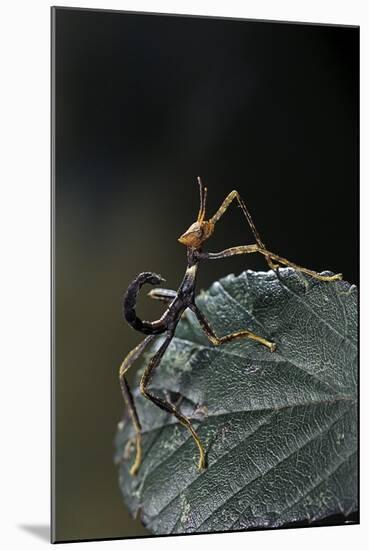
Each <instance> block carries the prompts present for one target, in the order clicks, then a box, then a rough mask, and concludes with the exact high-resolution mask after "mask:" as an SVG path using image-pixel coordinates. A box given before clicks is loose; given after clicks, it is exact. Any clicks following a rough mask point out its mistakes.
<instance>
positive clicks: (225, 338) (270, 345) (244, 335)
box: [191, 304, 276, 351]
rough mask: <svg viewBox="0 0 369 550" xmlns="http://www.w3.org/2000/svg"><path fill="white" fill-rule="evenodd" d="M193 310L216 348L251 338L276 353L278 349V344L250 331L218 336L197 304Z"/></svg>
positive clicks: (192, 307) (193, 306)
mask: <svg viewBox="0 0 369 550" xmlns="http://www.w3.org/2000/svg"><path fill="white" fill-rule="evenodd" d="M191 309H192V311H193V312H194V314H195V315H196V317H197V319H198V321H199V323H200V326H201V328H202V330H203V331H204V332H205V334H206V336H207V337H208V338H209V340H210V342H211V343H212V344H214V346H220V345H221V344H225V343H226V342H231V341H232V340H237V339H239V338H249V339H250V340H254V341H255V342H258V343H259V344H262V345H263V346H265V347H267V348H268V349H269V350H270V351H275V349H276V344H275V343H274V342H270V341H269V340H267V339H266V338H263V337H262V336H258V335H257V334H254V333H253V332H250V331H249V330H238V331H237V332H231V333H230V334H226V335H225V336H217V334H216V333H215V332H214V330H213V329H212V327H211V326H210V324H209V321H208V320H207V319H206V317H205V316H204V314H203V313H202V312H201V311H200V309H199V308H198V307H197V306H196V305H195V304H193V305H192V306H191Z"/></svg>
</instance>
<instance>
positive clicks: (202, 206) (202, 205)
mask: <svg viewBox="0 0 369 550" xmlns="http://www.w3.org/2000/svg"><path fill="white" fill-rule="evenodd" d="M197 181H198V182H199V188H200V210H199V215H198V216H197V221H198V222H202V221H204V219H205V208H206V195H207V192H208V190H207V188H206V187H204V185H203V183H202V181H201V178H200V176H198V178H197Z"/></svg>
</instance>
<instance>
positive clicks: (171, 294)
mask: <svg viewBox="0 0 369 550" xmlns="http://www.w3.org/2000/svg"><path fill="white" fill-rule="evenodd" d="M147 294H148V296H150V298H153V299H154V300H160V301H161V302H165V303H166V304H170V303H171V302H173V300H174V299H175V298H176V297H177V292H176V291H175V290H169V289H168V288H153V289H152V290H150V292H148V293H147Z"/></svg>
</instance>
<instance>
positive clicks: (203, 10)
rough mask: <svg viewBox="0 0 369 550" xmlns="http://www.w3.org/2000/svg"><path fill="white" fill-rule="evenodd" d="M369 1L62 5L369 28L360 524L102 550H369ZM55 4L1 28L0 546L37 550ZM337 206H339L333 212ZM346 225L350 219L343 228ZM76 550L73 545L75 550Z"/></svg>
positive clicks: (12, 8) (7, 20)
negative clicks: (368, 332)
mask: <svg viewBox="0 0 369 550" xmlns="http://www.w3.org/2000/svg"><path fill="white" fill-rule="evenodd" d="M366 4H367V2H365V1H355V0H350V1H349V2H348V1H347V0H346V1H340V0H336V1H334V0H332V1H330V0H319V1H317V0H309V1H308V0H300V1H296V0H290V1H287V0H269V1H266V0H258V1H247V0H244V1H238V2H237V1H234V0H227V1H222V2H219V1H215V0H213V1H205V0H196V1H195V0H181V1H174V0H173V1H164V0H161V1H159V0H154V1H149V0H147V1H144V0H141V1H139V0H135V1H133V0H132V1H126V2H123V1H106V2H102V1H100V2H96V1H93V0H90V1H88V2H84V1H80V2H79V3H78V4H76V3H75V2H72V1H71V2H63V1H59V2H58V3H57V5H59V6H71V5H74V6H78V7H90V8H94V7H96V8H109V9H124V10H133V11H149V12H161V13H181V14H193V15H197V14H198V15H216V16H226V17H241V18H257V19H269V20H273V19H274V20H287V21H305V22H317V23H337V24H351V25H360V27H361V182H362V184H361V212H362V217H361V219H362V224H361V225H362V227H361V242H362V243H363V246H362V247H361V248H362V250H361V275H362V279H361V288H362V289H363V290H362V292H361V333H362V346H361V348H362V357H361V390H362V395H363V397H362V400H361V409H362V411H361V455H362V459H361V522H362V523H361V525H360V526H351V527H327V528H315V529H295V530H288V531H273V532H271V531H268V532H250V533H236V534H230V535H205V536H194V537H176V538H172V537H170V538H152V539H145V540H142V539H141V540H125V541H111V542H94V543H83V544H84V545H85V546H84V547H86V546H90V545H92V544H94V545H98V546H99V548H104V547H107V546H113V545H120V546H122V545H123V546H124V547H125V548H137V549H143V548H147V549H148V548H150V549H157V548H159V547H160V548H164V549H165V548H167V549H169V548H171V547H172V546H176V547H177V548H187V546H188V545H189V544H191V546H192V547H193V548H194V549H196V548H198V549H200V548H201V549H203V548H204V545H206V546H208V547H209V548H210V547H217V546H220V545H224V544H232V545H233V546H234V547H235V548H240V549H241V548H243V547H244V546H245V545H247V546H248V547H249V548H251V547H254V546H257V547H258V548H262V549H263V548H265V549H267V548H271V547H273V548H283V549H285V550H288V549H291V550H292V549H293V550H295V549H296V547H298V548H299V549H301V550H303V549H305V548H306V549H309V550H310V549H311V546H312V545H314V546H315V547H317V548H325V547H334V548H335V549H341V548H342V549H345V550H347V547H349V546H352V547H355V548H358V549H359V548H363V547H364V540H365V539H369V536H368V535H369V533H368V527H367V524H368V515H369V514H368V503H367V496H368V495H367V492H368V491H367V490H368V478H369V467H368V458H367V457H368V434H369V430H368V428H367V426H368V402H369V400H368V398H367V389H368V388H369V384H368V369H367V365H368V352H367V351H366V349H365V327H366V326H368V307H367V306H368V293H367V291H366V290H365V285H364V283H365V277H364V273H366V272H367V268H368V255H367V253H366V252H365V249H368V246H367V245H366V239H365V237H366V235H367V230H368V224H367V220H366V217H367V216H365V214H366V210H365V207H366V206H367V205H368V193H369V190H368V151H369V143H368V98H369V86H368V71H369V59H368V51H369V48H368V46H369V18H368V12H367V7H366ZM50 5H51V4H50V3H49V2H46V1H44V0H34V1H21V0H18V1H17V2H13V3H10V2H9V3H6V4H4V5H2V7H1V19H0V40H1V44H0V55H1V65H0V66H1V73H0V74H1V85H0V94H1V101H0V132H1V153H2V154H1V163H0V170H1V176H0V185H1V200H0V206H1V213H0V224H1V228H0V229H1V231H0V235H1V259H2V262H1V270H0V273H1V286H0V288H1V313H2V318H3V323H2V331H1V335H2V338H1V346H0V349H1V369H2V384H1V400H0V403H1V404H0V406H1V420H2V427H3V429H2V433H1V439H0V443H1V448H2V451H1V455H0V456H1V467H0V475H1V485H0V487H1V499H0V501H1V504H0V506H1V511H0V517H1V520H2V525H3V527H2V529H1V534H0V537H1V543H2V545H3V547H4V548H7V549H11V548H13V547H14V548H18V547H19V548H38V547H39V546H44V545H45V541H44V540H42V539H39V538H37V537H36V536H34V535H32V534H30V533H29V532H27V531H25V530H24V529H22V528H20V527H19V526H20V525H32V524H33V525H46V524H48V522H49V388H50V374H49V372H50V371H49V358H50V345H49V333H50V322H49V320H50V306H49V299H50V278H49V250H50V235H49V230H50V224H49V222H50V218H49V205H50V188H49V180H50V167H49V152H50V140H49V122H50V95H49V83H50V72H49V67H50ZM333 206H334V205H333ZM342 223H344V220H342ZM71 546H74V544H71Z"/></svg>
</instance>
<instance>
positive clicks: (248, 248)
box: [119, 177, 342, 475]
mask: <svg viewBox="0 0 369 550" xmlns="http://www.w3.org/2000/svg"><path fill="white" fill-rule="evenodd" d="M197 180H198V184H199V188H200V208H199V213H198V216H197V220H196V222H194V223H193V224H192V225H190V227H189V228H188V229H187V231H186V232H185V233H183V235H181V236H180V237H179V239H178V241H179V242H180V243H181V244H182V245H184V246H186V248H187V269H186V271H185V274H184V277H183V280H182V282H181V284H180V286H179V288H178V290H177V291H174V290H168V289H164V288H156V289H152V290H151V291H150V292H149V296H150V297H151V298H154V299H157V300H161V301H163V302H165V303H166V304H167V305H168V307H167V309H166V311H165V312H164V314H163V315H162V316H161V317H160V319H158V320H156V321H152V322H150V321H143V320H141V319H139V318H138V317H137V315H136V310H135V308H136V301H137V295H138V292H139V290H140V288H141V287H142V285H143V284H145V283H149V284H151V285H157V284H160V283H162V282H163V281H164V279H163V278H162V277H161V276H160V275H158V274H156V273H151V272H144V273H140V274H139V275H138V276H137V277H136V278H135V279H134V280H133V281H132V283H131V284H130V285H129V287H128V289H127V292H126V294H125V297H124V304H123V309H124V316H125V318H126V320H127V322H128V323H129V324H130V325H131V326H132V327H133V328H134V329H136V330H138V331H140V332H142V333H143V334H146V335H147V336H146V337H145V339H144V340H143V341H142V342H141V343H140V344H138V346H136V347H135V348H134V349H133V350H132V351H130V353H129V354H128V355H127V357H126V358H125V359H124V361H123V363H122V364H121V367H120V370H119V380H120V386H121V389H122V394H123V398H124V400H125V403H126V405H127V409H128V412H129V415H130V417H131V419H132V423H133V426H134V429H135V433H136V437H135V449H136V455H135V460H134V462H133V464H132V466H131V468H130V473H131V475H136V474H137V472H138V470H139V467H140V464H141V460H142V447H141V424H140V420H139V418H138V414H137V410H136V407H135V403H134V400H133V396H132V393H131V391H130V388H129V386H128V383H127V379H126V374H127V371H128V369H129V368H130V367H131V366H132V365H133V363H134V361H136V359H138V357H139V356H140V355H141V353H142V352H143V351H144V350H145V348H147V346H148V345H149V344H150V343H151V342H152V341H153V340H154V339H155V338H156V337H157V336H158V335H159V334H163V335H165V336H164V340H163V342H162V343H161V346H160V347H159V349H158V350H157V351H156V352H155V354H154V355H153V357H152V358H151V359H150V361H149V363H148V365H147V367H146V369H145V371H144V373H143V375H142V378H141V381H140V391H141V393H142V395H143V396H144V397H146V398H147V399H149V400H150V401H152V402H153V403H154V404H155V405H157V406H158V407H160V408H161V409H163V410H164V411H166V412H168V413H169V414H172V415H174V416H175V417H176V419H177V420H178V422H179V423H180V424H181V425H182V426H184V427H185V428H186V429H187V430H188V431H189V432H190V434H191V436H192V437H193V440H194V442H195V443H196V445H197V448H198V451H199V461H198V469H199V470H203V469H205V468H206V460H205V450H204V447H203V445H202V443H201V440H200V438H199V436H198V435H197V433H196V431H195V429H194V428H193V426H192V424H191V422H190V420H189V419H188V418H187V417H186V416H184V415H183V414H182V413H181V412H180V411H179V410H178V408H177V407H176V406H175V405H174V404H172V403H170V402H168V401H166V400H164V399H163V398H162V397H159V396H157V395H155V394H154V393H152V392H151V391H150V390H149V389H148V386H149V383H150V380H151V378H152V375H153V373H154V371H155V369H156V368H157V367H158V366H159V365H160V362H161V360H162V358H163V355H164V353H165V351H166V349H167V348H168V346H169V343H170V341H171V340H172V338H173V336H174V332H175V330H176V326H177V324H178V322H179V319H180V318H181V316H182V314H183V313H184V312H185V310H186V309H187V308H189V309H190V310H191V311H193V313H194V314H195V316H196V317H197V319H198V321H199V324H200V327H201V329H202V330H203V331H204V333H205V334H206V336H207V337H208V339H209V340H210V342H211V343H212V344H213V345H214V346H220V345H223V344H226V343H227V342H231V341H232V340H236V339H239V338H249V339H251V340H253V341H254V342H256V343H257V344H260V345H262V346H265V348H267V349H268V350H269V351H271V352H273V351H274V350H275V349H276V343H275V342H271V341H270V340H267V339H266V338H263V337H262V336H259V335H257V334H254V333H253V332H250V331H249V330H247V329H246V328H241V329H240V330H238V331H237V332H232V333H231V334H226V335H224V336H220V335H218V334H216V332H215V331H214V329H213V328H212V327H211V325H210V323H209V321H208V320H207V319H206V317H205V316H204V314H203V313H202V312H201V311H200V309H199V308H198V307H197V305H196V303H195V285H196V277H197V271H198V267H199V264H200V261H201V260H220V259H222V258H229V257H231V256H235V255H237V254H254V253H259V254H262V255H263V256H264V258H265V260H266V262H267V264H268V266H269V268H270V269H272V270H276V269H278V267H280V266H281V265H284V266H289V267H292V268H294V269H295V270H297V271H300V272H302V273H306V274H308V275H310V276H311V277H314V278H315V279H318V280H320V281H337V280H339V279H341V278H342V275H341V274H336V275H329V276H328V275H320V274H319V273H316V272H315V271H311V270H310V269H306V268H304V267H301V266H298V265H296V264H294V263H293V262H290V261H289V260H286V259H285V258H282V257H281V256H278V255H277V254H275V253H274V252H270V251H269V250H267V249H266V247H265V245H264V243H263V242H262V240H261V238H260V235H259V233H258V231H257V229H256V227H255V225H254V222H253V220H252V218H251V215H250V213H249V211H248V209H247V207H246V204H245V203H244V201H243V200H242V198H241V196H240V195H239V193H238V192H237V191H232V192H231V193H229V195H228V196H227V197H226V198H225V199H224V201H223V203H222V204H221V206H220V207H219V209H218V210H217V212H216V213H215V214H214V216H212V217H211V218H210V219H208V220H206V219H205V207H206V195H207V188H206V187H204V186H203V183H202V181H201V178H200V177H198V178H197ZM235 200H236V201H237V202H238V204H239V206H240V207H241V209H242V212H243V214H244V216H245V218H246V220H247V222H248V224H249V226H250V228H251V231H252V233H253V235H254V238H255V241H256V242H255V243H254V244H247V245H241V246H234V247H232V248H227V249H226V250H222V251H221V252H204V251H203V250H202V245H203V243H204V242H205V241H206V240H207V239H208V238H209V237H211V235H212V234H213V233H214V229H215V226H216V224H217V223H218V221H219V220H220V219H221V217H222V216H223V214H224V213H225V212H226V210H227V209H228V207H229V206H230V204H231V203H232V202H233V201H235Z"/></svg>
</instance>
